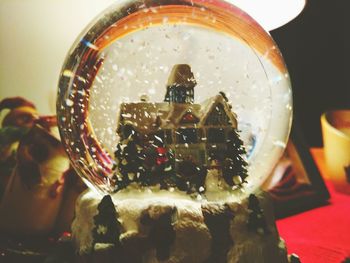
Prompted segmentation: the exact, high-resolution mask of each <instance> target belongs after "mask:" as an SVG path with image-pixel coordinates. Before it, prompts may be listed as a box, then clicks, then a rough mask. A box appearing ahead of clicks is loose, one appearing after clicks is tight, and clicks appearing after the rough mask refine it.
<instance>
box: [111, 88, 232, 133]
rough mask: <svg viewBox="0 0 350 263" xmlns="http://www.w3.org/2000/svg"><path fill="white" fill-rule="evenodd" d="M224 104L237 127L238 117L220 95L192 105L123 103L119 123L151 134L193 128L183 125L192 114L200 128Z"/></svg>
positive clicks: (186, 124)
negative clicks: (163, 130) (214, 110)
mask: <svg viewBox="0 0 350 263" xmlns="http://www.w3.org/2000/svg"><path fill="white" fill-rule="evenodd" d="M218 104H222V105H223V107H224V109H225V112H226V114H227V115H228V117H229V119H230V121H231V124H232V126H233V127H237V118H236V115H235V114H234V113H233V112H232V111H231V107H230V105H229V104H228V102H227V101H226V99H225V98H224V97H223V96H222V95H221V94H218V95H216V96H214V97H211V98H209V99H207V100H205V101H204V102H203V103H201V104H195V103H193V104H190V103H168V102H160V103H150V102H136V103H122V104H121V106H120V117H119V118H120V119H119V122H118V123H120V122H123V123H124V124H126V123H129V124H132V125H133V126H134V127H135V128H136V129H137V130H139V131H140V132H142V133H146V134H147V133H151V132H155V131H157V130H158V129H159V128H162V129H172V128H176V127H181V126H183V127H186V126H191V124H188V123H181V120H182V118H183V117H184V115H185V114H187V113H191V114H193V115H194V116H195V117H197V118H198V119H199V123H198V127H201V126H206V125H205V123H206V120H207V118H208V116H209V113H210V112H212V111H213V109H214V107H216V106H217V105H218Z"/></svg>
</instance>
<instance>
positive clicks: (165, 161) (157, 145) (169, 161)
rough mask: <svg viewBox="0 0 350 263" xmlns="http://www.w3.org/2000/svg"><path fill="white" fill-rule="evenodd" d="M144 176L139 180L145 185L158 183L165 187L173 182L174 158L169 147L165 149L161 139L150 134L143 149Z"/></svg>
mask: <svg viewBox="0 0 350 263" xmlns="http://www.w3.org/2000/svg"><path fill="white" fill-rule="evenodd" d="M144 156H145V162H144V166H145V170H146V173H145V176H144V177H143V178H142V180H141V182H142V183H143V184H145V185H155V184H158V183H159V184H160V186H161V188H167V187H168V186H169V185H174V184H175V180H174V178H175V158H174V154H173V153H172V151H171V149H167V148H166V147H165V144H164V142H163V140H162V139H161V138H160V137H158V136H152V139H151V140H150V144H149V146H148V147H147V148H146V149H145V154H144Z"/></svg>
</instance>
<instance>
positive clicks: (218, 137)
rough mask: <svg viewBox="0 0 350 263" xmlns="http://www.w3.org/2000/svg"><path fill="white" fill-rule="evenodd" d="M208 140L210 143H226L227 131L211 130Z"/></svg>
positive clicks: (208, 132)
mask: <svg viewBox="0 0 350 263" xmlns="http://www.w3.org/2000/svg"><path fill="white" fill-rule="evenodd" d="M207 138H208V142H209V143H225V142H226V137H225V130H224V129H222V128H209V129H208V131H207Z"/></svg>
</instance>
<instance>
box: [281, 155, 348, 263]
mask: <svg viewBox="0 0 350 263" xmlns="http://www.w3.org/2000/svg"><path fill="white" fill-rule="evenodd" d="M311 152H312V154H313V156H314V158H315V160H316V163H317V165H318V167H319V169H320V171H321V174H322V176H323V177H325V178H326V177H327V175H326V173H325V169H324V162H323V151H322V150H321V149H312V151H311ZM326 184H327V187H328V190H329V192H330V195H331V198H330V200H329V205H326V206H322V207H319V208H315V209H312V210H310V211H307V212H304V213H301V214H298V215H295V216H291V217H287V218H285V219H280V220H278V221H277V227H278V230H279V232H280V235H281V237H282V238H283V239H284V240H285V241H286V244H287V247H288V253H295V254H297V255H298V256H299V257H300V260H301V262H302V263H333V262H334V263H340V262H342V261H343V260H344V259H345V258H346V257H350V195H344V194H341V193H338V192H335V191H334V189H333V186H332V185H331V183H330V182H329V181H328V180H327V179H326Z"/></svg>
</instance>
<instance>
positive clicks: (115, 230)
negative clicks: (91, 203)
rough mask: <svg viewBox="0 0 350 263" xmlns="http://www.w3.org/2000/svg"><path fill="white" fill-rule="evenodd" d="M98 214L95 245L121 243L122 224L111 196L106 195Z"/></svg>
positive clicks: (95, 219) (94, 236) (95, 218)
mask: <svg viewBox="0 0 350 263" xmlns="http://www.w3.org/2000/svg"><path fill="white" fill-rule="evenodd" d="M97 210H98V214H97V215H96V216H94V223H95V227H94V229H93V230H92V236H93V243H94V244H96V243H108V244H115V245H117V244H118V243H119V235H120V230H119V229H120V223H119V221H118V220H117V211H116V210H115V207H114V204H113V201H112V198H111V196H110V195H105V196H104V197H103V198H102V200H101V202H100V203H99V205H98V206H97Z"/></svg>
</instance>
